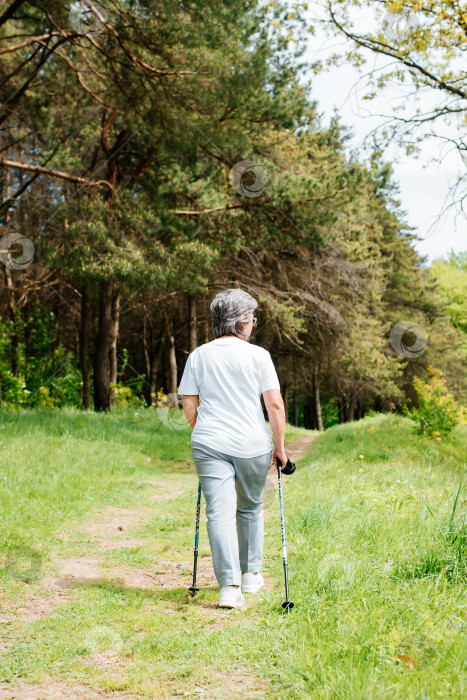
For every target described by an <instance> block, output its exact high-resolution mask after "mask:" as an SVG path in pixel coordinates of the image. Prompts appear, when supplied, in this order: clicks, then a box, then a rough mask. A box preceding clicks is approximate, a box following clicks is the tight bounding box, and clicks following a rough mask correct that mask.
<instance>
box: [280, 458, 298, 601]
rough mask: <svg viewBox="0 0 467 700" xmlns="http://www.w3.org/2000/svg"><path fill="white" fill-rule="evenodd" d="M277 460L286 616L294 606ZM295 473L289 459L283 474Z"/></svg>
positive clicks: (293, 465)
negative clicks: (291, 599) (288, 571)
mask: <svg viewBox="0 0 467 700" xmlns="http://www.w3.org/2000/svg"><path fill="white" fill-rule="evenodd" d="M276 459H277V474H278V476H279V503H280V508H281V532H282V561H283V564H284V577H285V602H284V603H282V607H283V608H285V609H286V610H287V614H289V610H291V609H292V608H293V606H294V604H293V603H292V602H291V601H290V600H289V578H288V575H287V545H286V542H285V524H284V500H283V498H282V469H281V467H282V462H281V461H280V459H279V458H278V457H276ZM294 471H295V464H294V463H293V462H291V461H290V459H288V460H287V464H286V465H285V468H284V474H293V472H294Z"/></svg>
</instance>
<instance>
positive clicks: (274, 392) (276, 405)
mask: <svg viewBox="0 0 467 700" xmlns="http://www.w3.org/2000/svg"><path fill="white" fill-rule="evenodd" d="M263 399H264V404H265V406H266V410H267V412H268V418H269V422H270V423H271V428H272V432H273V434H274V442H275V445H274V453H273V456H272V458H273V460H274V464H275V465H276V466H277V461H276V457H279V459H280V461H281V463H282V467H285V465H286V464H287V455H286V454H285V447H284V437H285V423H286V417H285V409H284V401H283V399H282V396H281V392H280V391H279V389H268V390H267V391H263Z"/></svg>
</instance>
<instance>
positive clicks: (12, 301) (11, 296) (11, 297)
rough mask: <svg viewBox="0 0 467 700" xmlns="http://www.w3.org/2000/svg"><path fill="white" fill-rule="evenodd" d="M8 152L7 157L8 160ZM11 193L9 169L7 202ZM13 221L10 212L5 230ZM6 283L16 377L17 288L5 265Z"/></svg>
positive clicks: (6, 174) (12, 359)
mask: <svg viewBox="0 0 467 700" xmlns="http://www.w3.org/2000/svg"><path fill="white" fill-rule="evenodd" d="M8 153H9V151H7V154H6V157H7V158H8ZM10 193H11V173H10V170H9V169H8V168H7V169H6V173H5V201H7V200H8V199H10ZM10 219H11V213H10V210H8V211H7V212H6V214H5V230H6V231H8V228H9V223H10ZM4 270H5V282H6V288H7V290H8V313H9V317H10V320H11V321H12V328H13V330H12V335H11V356H12V358H11V371H12V372H13V375H14V376H15V377H17V376H18V374H19V354H18V335H17V333H16V298H15V287H14V284H13V278H12V276H11V271H10V268H9V267H7V266H6V265H5V267H4Z"/></svg>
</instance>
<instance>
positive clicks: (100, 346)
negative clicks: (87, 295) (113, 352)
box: [94, 281, 113, 411]
mask: <svg viewBox="0 0 467 700" xmlns="http://www.w3.org/2000/svg"><path fill="white" fill-rule="evenodd" d="M112 288H113V283H112V282H111V281H103V282H101V286H100V302H99V326H98V330H97V339H96V352H95V355H94V409H95V410H96V411H108V410H109V408H110V389H109V348H110V327H111V324H112Z"/></svg>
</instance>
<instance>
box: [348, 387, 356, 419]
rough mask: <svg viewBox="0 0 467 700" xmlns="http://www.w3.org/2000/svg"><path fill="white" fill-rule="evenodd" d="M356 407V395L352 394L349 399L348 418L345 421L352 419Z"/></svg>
mask: <svg viewBox="0 0 467 700" xmlns="http://www.w3.org/2000/svg"><path fill="white" fill-rule="evenodd" d="M356 405H357V394H354V395H353V396H352V398H351V399H350V406H349V417H348V419H347V420H348V421H349V422H350V421H352V420H353V419H354V415H355V406H356Z"/></svg>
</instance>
